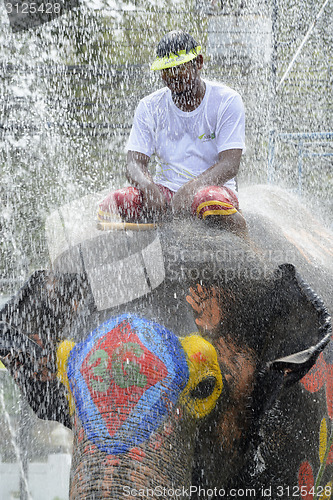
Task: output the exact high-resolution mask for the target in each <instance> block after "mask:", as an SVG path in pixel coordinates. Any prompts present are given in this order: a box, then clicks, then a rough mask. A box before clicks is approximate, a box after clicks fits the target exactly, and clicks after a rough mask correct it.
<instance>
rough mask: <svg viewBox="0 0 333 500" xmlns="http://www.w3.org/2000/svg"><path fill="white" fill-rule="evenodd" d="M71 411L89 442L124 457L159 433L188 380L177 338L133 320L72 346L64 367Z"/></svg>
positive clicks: (111, 323) (113, 322)
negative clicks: (79, 422) (155, 431)
mask: <svg viewBox="0 0 333 500" xmlns="http://www.w3.org/2000/svg"><path fill="white" fill-rule="evenodd" d="M68 378H69V381H70V386H71V391H72V394H73V396H74V399H75V407H76V411H77V414H78V415H79V417H80V420H81V422H82V425H83V427H84V429H85V431H86V434H87V437H88V439H90V440H91V441H92V442H93V443H94V444H96V446H97V447H98V448H99V449H101V450H102V451H104V452H106V453H108V454H117V453H124V452H126V451H128V450H130V449H131V448H132V447H135V446H137V445H139V444H141V443H142V442H144V441H146V440H147V439H148V438H149V436H150V434H151V433H152V432H153V431H154V430H156V429H157V427H159V425H160V424H161V422H162V421H163V419H164V417H165V416H166V414H167V413H168V412H169V411H170V410H171V409H172V407H173V406H174V405H175V403H176V402H177V401H178V398H179V395H180V393H181V391H182V390H183V388H184V387H185V386H186V384H187V382H188V378H189V372H188V366H187V362H186V358H185V354H184V352H183V349H182V347H181V344H180V342H179V340H178V339H177V337H176V336H175V335H174V334H173V333H172V332H170V331H169V330H167V329H165V328H164V327H163V326H161V325H159V324H157V323H154V322H152V321H148V320H145V319H142V318H139V317H137V316H130V315H122V316H118V317H116V318H111V319H110V320H108V321H107V322H105V323H103V324H102V325H100V327H99V328H97V329H96V330H94V331H93V332H92V333H91V334H90V336H89V337H88V338H87V339H86V340H85V341H84V342H81V343H80V344H78V345H77V346H75V348H74V349H73V350H72V352H71V354H70V357H69V362H68Z"/></svg>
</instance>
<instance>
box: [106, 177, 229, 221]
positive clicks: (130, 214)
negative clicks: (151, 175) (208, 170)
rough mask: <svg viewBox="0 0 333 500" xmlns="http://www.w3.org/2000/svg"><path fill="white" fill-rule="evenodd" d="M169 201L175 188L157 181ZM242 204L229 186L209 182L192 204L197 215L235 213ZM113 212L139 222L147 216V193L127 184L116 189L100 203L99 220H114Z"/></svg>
mask: <svg viewBox="0 0 333 500" xmlns="http://www.w3.org/2000/svg"><path fill="white" fill-rule="evenodd" d="M157 186H158V188H159V190H160V191H161V193H162V194H163V195H164V196H165V199H166V201H167V202H168V203H171V200H172V198H173V196H174V194H175V193H174V192H173V191H171V190H170V189H169V188H167V187H166V186H162V185H161V184H157ZM238 208H239V204H238V198H237V195H236V194H235V193H234V192H233V191H232V189H230V188H228V187H226V186H208V187H204V188H201V189H200V190H199V191H198V192H197V193H196V195H195V196H194V200H193V203H192V206H191V212H192V215H193V216H194V217H198V218H199V219H205V218H206V217H208V216H210V215H232V214H234V213H236V212H237V210H238ZM112 214H116V215H120V216H121V218H122V219H124V220H125V221H127V222H138V221H140V220H142V219H143V218H144V203H143V196H142V193H141V191H140V190H139V189H137V188H135V187H131V186H130V187H126V188H122V189H118V190H116V191H113V192H111V193H109V194H108V195H107V197H106V198H105V199H104V200H103V201H102V202H101V203H100V205H99V211H98V218H99V220H110V219H112Z"/></svg>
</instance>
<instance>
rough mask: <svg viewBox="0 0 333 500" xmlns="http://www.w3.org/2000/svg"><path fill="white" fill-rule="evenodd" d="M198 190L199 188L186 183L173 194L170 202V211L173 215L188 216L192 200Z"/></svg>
mask: <svg viewBox="0 0 333 500" xmlns="http://www.w3.org/2000/svg"><path fill="white" fill-rule="evenodd" d="M199 189H200V186H199V185H197V183H196V184H192V182H188V183H187V184H184V186H182V187H181V188H180V189H178V191H177V192H176V193H175V194H174V196H173V198H172V202H171V209H172V211H173V213H175V214H177V213H184V214H185V213H188V214H190V211H191V206H192V203H193V198H194V196H195V193H196V192H197V191H198V190H199Z"/></svg>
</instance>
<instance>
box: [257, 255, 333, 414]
mask: <svg viewBox="0 0 333 500" xmlns="http://www.w3.org/2000/svg"><path fill="white" fill-rule="evenodd" d="M269 316H270V317H269V323H270V325H271V333H270V334H269V335H268V336H267V338H266V340H265V346H264V348H263V350H262V352H261V353H260V362H259V368H258V372H257V376H256V383H255V389H254V392H253V397H252V408H253V411H254V413H255V414H256V415H261V414H262V413H263V412H264V411H266V410H268V409H269V408H270V407H271V406H272V404H274V401H275V400H276V398H277V397H278V394H279V392H280V391H281V389H282V388H283V387H290V386H291V385H293V384H295V383H296V382H298V381H299V380H300V379H301V378H303V377H304V376H305V375H306V373H307V372H308V371H309V370H310V369H311V368H312V366H313V365H314V364H315V363H316V361H317V358H318V356H319V354H320V353H321V352H322V351H323V350H324V349H325V347H326V346H327V345H328V343H329V342H330V337H331V334H332V328H331V322H330V316H329V314H328V312H327V310H326V308H325V306H324V304H323V302H322V300H321V299H320V298H319V297H318V296H317V295H316V294H315V293H314V292H313V290H312V289H311V288H310V287H309V286H308V285H307V284H306V283H305V282H304V281H303V280H302V279H301V278H300V276H299V275H298V274H297V273H296V271H295V268H294V266H293V265H291V264H283V265H281V266H279V268H278V270H277V272H276V275H275V286H274V290H273V293H272V296H271V310H270V313H269Z"/></svg>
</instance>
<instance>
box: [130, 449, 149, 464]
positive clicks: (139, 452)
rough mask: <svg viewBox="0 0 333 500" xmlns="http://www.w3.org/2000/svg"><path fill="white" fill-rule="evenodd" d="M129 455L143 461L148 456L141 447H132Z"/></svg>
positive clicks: (133, 458)
mask: <svg viewBox="0 0 333 500" xmlns="http://www.w3.org/2000/svg"><path fill="white" fill-rule="evenodd" d="M129 457H130V458H131V459H132V460H136V461H137V462H143V460H144V459H145V458H146V453H145V452H144V451H143V450H141V448H132V449H131V451H130V452H129Z"/></svg>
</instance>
